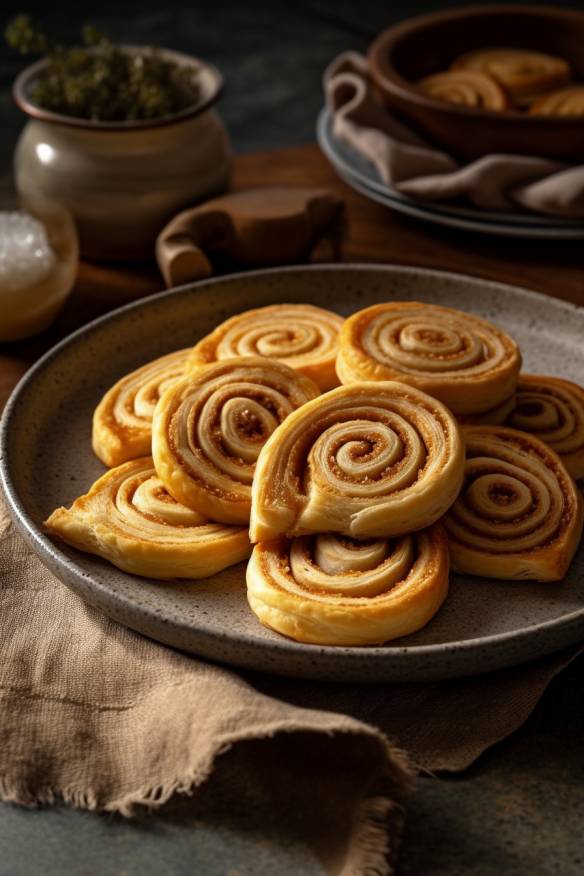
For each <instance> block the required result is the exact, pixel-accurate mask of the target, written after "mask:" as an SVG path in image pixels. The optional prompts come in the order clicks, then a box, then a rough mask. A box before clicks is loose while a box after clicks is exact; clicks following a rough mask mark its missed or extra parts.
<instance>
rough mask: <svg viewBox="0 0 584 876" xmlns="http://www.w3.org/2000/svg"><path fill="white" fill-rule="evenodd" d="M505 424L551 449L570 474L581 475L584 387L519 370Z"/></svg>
mask: <svg viewBox="0 0 584 876" xmlns="http://www.w3.org/2000/svg"><path fill="white" fill-rule="evenodd" d="M507 425H508V426H512V427H513V428H515V429H521V430H522V431H524V432H530V433H531V434H532V435H535V436H536V437H537V438H540V439H541V440H542V441H545V443H546V444H549V446H550V447H551V448H552V450H555V452H556V453H557V454H558V456H559V457H560V459H561V460H562V462H563V463H564V465H565V466H566V468H567V470H568V472H569V473H570V474H571V475H572V477H573V478H584V389H582V387H581V386H578V384H576V383H572V382H571V381H570V380H564V379H562V378H561V377H544V376H540V375H534V374H522V375H521V376H520V378H519V383H518V385H517V397H516V400H515V407H514V410H513V411H512V412H511V413H510V415H509V417H508V418H507Z"/></svg>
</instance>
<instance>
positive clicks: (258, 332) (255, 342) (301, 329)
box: [187, 304, 343, 391]
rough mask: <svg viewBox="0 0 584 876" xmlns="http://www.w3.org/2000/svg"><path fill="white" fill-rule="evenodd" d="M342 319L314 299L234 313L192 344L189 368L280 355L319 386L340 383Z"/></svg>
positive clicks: (325, 386)
mask: <svg viewBox="0 0 584 876" xmlns="http://www.w3.org/2000/svg"><path fill="white" fill-rule="evenodd" d="M342 324H343V320H342V318H341V317H340V316H338V315H337V314H336V313H332V312H331V311H330V310H324V309H323V308H322V307H314V306H313V305H312V304H273V305H270V306H269V307H259V308H257V309H255V310H246V311H245V313H240V314H238V315H237V316H232V317H231V319H228V320H226V321H225V322H223V323H221V325H219V326H217V328H216V329H215V330H214V331H212V332H211V334H209V335H207V337H205V338H203V339H202V340H201V341H199V343H198V344H196V346H195V347H193V350H192V351H191V353H190V355H189V359H188V364H187V368H188V369H196V368H199V367H200V366H201V365H208V364H209V363H210V362H216V361H220V360H222V359H230V358H233V357H234V356H267V357H269V358H270V359H278V360H279V361H280V362H284V363H285V364H286V365H289V366H290V368H294V370H295V371H299V372H300V373H301V374H305V375H306V376H307V377H310V378H311V379H312V380H314V382H315V383H316V384H317V385H318V386H319V387H320V389H321V390H323V391H325V390H327V389H332V388H333V387H334V386H338V384H339V380H338V378H337V374H336V371H335V360H336V358H337V338H338V334H339V331H340V330H341V326H342Z"/></svg>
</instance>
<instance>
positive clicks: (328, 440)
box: [250, 381, 464, 542]
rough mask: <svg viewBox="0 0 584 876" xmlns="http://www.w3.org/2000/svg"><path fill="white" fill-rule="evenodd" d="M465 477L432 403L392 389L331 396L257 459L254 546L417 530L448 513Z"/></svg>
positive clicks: (450, 421)
mask: <svg viewBox="0 0 584 876" xmlns="http://www.w3.org/2000/svg"><path fill="white" fill-rule="evenodd" d="M463 468H464V451H463V446H462V441H461V437H460V433H459V428H458V425H457V423H456V420H455V419H454V417H453V415H452V414H451V413H450V411H449V410H448V409H447V408H446V407H445V406H444V405H442V404H441V403H440V402H439V401H437V400H436V399H434V398H431V397H430V396H428V395H426V394H425V393H423V392H420V391H419V390H417V389H414V388H413V387H410V386H406V385H404V384H401V383H397V382H391V381H387V382H379V383H356V384H352V385H350V386H342V387H339V388H338V389H333V390H331V391H330V392H328V393H326V394H325V395H322V396H320V397H319V398H317V399H315V400H314V401H312V402H309V403H308V404H306V405H304V407H303V408H301V409H300V410H298V411H295V412H294V413H293V414H291V415H290V417H288V419H287V420H285V421H284V422H283V423H282V425H281V426H279V427H278V429H277V430H276V431H275V432H274V434H273V435H272V436H271V438H270V439H269V440H268V441H267V443H266V445H265V446H264V448H263V450H262V452H261V453H260V456H259V459H258V464H257V467H256V474H255V478H254V483H253V490H252V496H253V500H252V516H251V526H250V534H251V540H252V541H254V542H256V541H268V540H270V539H272V538H275V537H276V536H278V535H288V536H294V535H305V534H308V533H311V532H339V533H342V534H343V535H347V536H352V537H355V538H374V537H379V536H386V537H388V536H394V535H402V534H405V533H408V532H413V531H414V530H417V529H422V528H423V527H425V526H429V525H430V524H431V523H433V522H434V521H436V520H437V519H438V518H439V517H440V516H441V515H442V514H444V512H445V511H446V510H447V509H448V508H449V507H450V505H451V504H452V502H453V501H454V499H455V497H456V495H457V493H458V490H459V488H460V485H461V483H462V476H463Z"/></svg>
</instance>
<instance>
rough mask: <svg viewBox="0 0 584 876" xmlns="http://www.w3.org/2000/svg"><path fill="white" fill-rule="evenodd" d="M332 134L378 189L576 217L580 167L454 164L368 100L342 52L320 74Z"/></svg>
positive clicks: (350, 55) (583, 186)
mask: <svg viewBox="0 0 584 876" xmlns="http://www.w3.org/2000/svg"><path fill="white" fill-rule="evenodd" d="M324 90H325V97H326V103H327V106H328V108H329V110H330V111H331V114H332V117H333V135H334V136H335V137H336V138H338V139H339V140H341V141H342V142H344V143H346V144H347V145H348V146H350V147H351V148H352V149H354V150H356V151H357V152H358V153H360V154H361V155H363V156H364V157H365V158H367V159H368V160H369V161H371V162H372V163H373V164H374V165H375V167H376V169H377V171H378V173H379V176H380V177H381V179H382V180H383V182H385V183H387V184H389V185H390V186H392V187H393V188H394V189H395V190H397V191H398V192H401V193H402V194H404V195H408V196H410V197H412V198H418V199H420V200H423V201H443V200H446V201H447V200H452V199H453V198H464V199H466V200H468V201H469V202H470V203H471V204H474V205H476V206H477V207H484V208H486V209H495V210H511V211H514V210H517V209H519V208H522V209H526V210H531V211H533V212H536V213H544V214H550V215H554V216H561V217H564V218H566V219H582V218H584V164H581V165H579V166H574V167H571V166H569V165H567V164H563V163H562V162H560V161H552V160H550V159H548V158H534V157H532V156H528V155H502V154H501V155H487V156H485V157H484V158H479V159H477V160H476V161H472V162H470V163H468V164H460V163H459V162H458V161H456V159H455V158H453V157H452V155H447V154H446V153H445V152H442V151H441V150H440V149H437V148H436V147H434V146H433V145H432V144H430V143H428V142H426V141H425V140H423V139H422V138H421V137H420V136H418V134H417V133H416V132H415V131H413V130H412V129H411V128H409V127H407V126H406V125H405V124H403V123H402V122H401V121H399V120H398V119H396V118H394V117H393V116H391V115H390V114H389V113H388V111H387V110H386V109H385V107H383V106H382V105H381V104H380V103H379V101H378V100H377V99H376V96H375V94H374V93H373V90H372V89H371V87H370V85H369V81H368V75H367V61H366V59H365V58H364V57H363V56H362V55H360V54H358V53H357V52H343V53H342V54H341V55H339V56H338V57H337V58H335V60H334V61H333V62H332V63H331V64H330V66H329V67H328V68H327V70H326V72H325V74H324Z"/></svg>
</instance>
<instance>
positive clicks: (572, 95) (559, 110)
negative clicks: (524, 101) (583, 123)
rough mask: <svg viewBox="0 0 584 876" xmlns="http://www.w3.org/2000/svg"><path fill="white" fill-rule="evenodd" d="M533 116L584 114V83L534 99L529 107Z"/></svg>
mask: <svg viewBox="0 0 584 876" xmlns="http://www.w3.org/2000/svg"><path fill="white" fill-rule="evenodd" d="M529 114H530V115H532V116H584V85H572V87H571V88H562V89H561V90H560V91H553V92H552V93H551V94H546V95H544V97H540V98H539V99H538V100H536V101H534V103H532V104H531V106H530V107H529Z"/></svg>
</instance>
